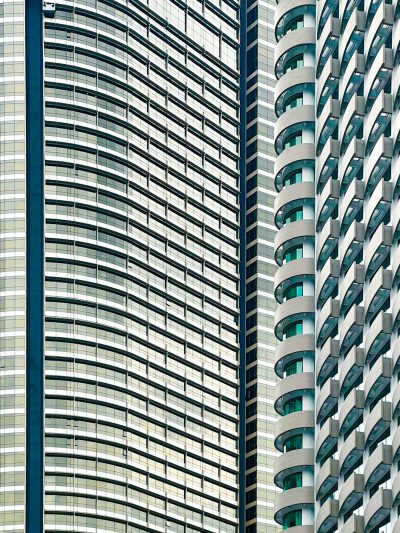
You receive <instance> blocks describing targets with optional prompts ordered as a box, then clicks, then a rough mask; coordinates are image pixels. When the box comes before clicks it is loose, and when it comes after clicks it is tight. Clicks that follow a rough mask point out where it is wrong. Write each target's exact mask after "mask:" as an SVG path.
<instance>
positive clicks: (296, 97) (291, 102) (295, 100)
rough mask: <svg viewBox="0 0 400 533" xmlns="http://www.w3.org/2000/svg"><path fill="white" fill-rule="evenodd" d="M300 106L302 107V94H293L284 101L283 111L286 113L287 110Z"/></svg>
mask: <svg viewBox="0 0 400 533" xmlns="http://www.w3.org/2000/svg"><path fill="white" fill-rule="evenodd" d="M301 105H303V93H297V94H293V95H292V96H291V97H290V98H288V99H287V100H286V102H285V105H284V107H283V110H284V111H286V110H287V109H292V108H294V107H299V106H301Z"/></svg>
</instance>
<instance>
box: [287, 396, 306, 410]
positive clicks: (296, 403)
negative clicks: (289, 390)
mask: <svg viewBox="0 0 400 533" xmlns="http://www.w3.org/2000/svg"><path fill="white" fill-rule="evenodd" d="M302 408H303V398H302V397H301V396H297V398H291V399H290V400H289V401H287V402H286V403H285V405H284V407H283V413H284V414H285V415H290V413H297V412H298V411H301V410H302Z"/></svg>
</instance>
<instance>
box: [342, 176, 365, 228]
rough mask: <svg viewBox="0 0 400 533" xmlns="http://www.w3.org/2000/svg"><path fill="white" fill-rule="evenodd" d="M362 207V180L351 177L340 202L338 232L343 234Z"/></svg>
mask: <svg viewBox="0 0 400 533" xmlns="http://www.w3.org/2000/svg"><path fill="white" fill-rule="evenodd" d="M363 207H364V182H363V181H359V180H356V179H353V181H352V182H351V183H350V184H349V186H348V188H347V190H346V192H345V193H344V195H342V198H341V203H340V214H339V218H340V222H341V227H340V233H341V234H342V235H344V234H345V233H346V231H347V230H348V229H349V227H350V225H351V223H352V222H353V220H355V219H356V218H358V217H359V214H360V212H361V210H362V209H363Z"/></svg>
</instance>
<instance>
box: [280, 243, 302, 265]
mask: <svg viewBox="0 0 400 533" xmlns="http://www.w3.org/2000/svg"><path fill="white" fill-rule="evenodd" d="M302 257H303V247H302V245H301V244H299V245H298V246H292V248H289V250H287V252H286V253H285V254H284V256H283V262H284V263H290V261H294V260H295V259H301V258H302Z"/></svg>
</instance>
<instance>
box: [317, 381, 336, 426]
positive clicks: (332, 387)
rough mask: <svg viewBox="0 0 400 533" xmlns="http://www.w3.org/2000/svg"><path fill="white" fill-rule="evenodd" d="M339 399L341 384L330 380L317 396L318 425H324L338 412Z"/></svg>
mask: <svg viewBox="0 0 400 533" xmlns="http://www.w3.org/2000/svg"><path fill="white" fill-rule="evenodd" d="M338 398H339V382H338V381H337V380H336V379H328V380H327V381H326V382H325V383H324V384H323V386H322V387H321V390H320V391H319V393H318V395H317V401H316V406H315V416H316V421H317V424H323V423H324V422H325V420H326V419H327V418H328V417H331V416H333V414H334V413H336V412H337V405H338Z"/></svg>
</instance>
